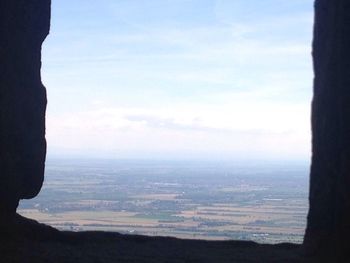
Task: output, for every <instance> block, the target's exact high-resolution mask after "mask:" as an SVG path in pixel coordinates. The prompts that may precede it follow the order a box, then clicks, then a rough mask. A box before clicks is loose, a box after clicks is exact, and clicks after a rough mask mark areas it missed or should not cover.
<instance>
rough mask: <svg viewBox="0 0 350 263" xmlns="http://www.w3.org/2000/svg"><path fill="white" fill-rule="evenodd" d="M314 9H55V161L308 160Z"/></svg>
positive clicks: (51, 109)
mask: <svg viewBox="0 0 350 263" xmlns="http://www.w3.org/2000/svg"><path fill="white" fill-rule="evenodd" d="M312 2H313V1H311V0H309V1H305V0H294V1H284V0H267V1H263V3H262V1H258V0H236V1H229V0H203V1H202V0H201V1H199V0H193V1H186V0H173V1H161V0H153V1H112V0H103V1H98V2H96V1H92V0H84V1H83V0H76V1H73V2H72V1H68V0H61V1H53V3H52V21H51V33H50V35H49V37H48V39H47V40H46V41H45V43H44V46H43V67H42V78H43V83H44V85H45V86H46V87H47V91H48V110H47V141H48V158H53V157H58V156H61V157H68V158H112V159H134V158H136V159H138V158H141V159H144V158H145V159H154V158H155V159H191V160H193V159H202V160H209V159H213V160H289V159H290V160H304V161H306V160H307V161H308V160H309V158H310V155H311V153H310V148H311V146H310V145H311V135H310V120H309V119H310V102H311V94H312V66H311V55H310V53H311V37H312V20H313V9H312Z"/></svg>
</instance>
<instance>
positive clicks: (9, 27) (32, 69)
mask: <svg viewBox="0 0 350 263" xmlns="http://www.w3.org/2000/svg"><path fill="white" fill-rule="evenodd" d="M49 26H50V1H49V0H30V1H28V0H1V1H0V107H1V111H0V214H1V215H3V214H4V213H5V211H7V212H8V211H10V212H11V213H13V212H14V211H15V209H16V208H17V205H18V201H19V200H20V199H25V198H32V197H34V196H36V195H37V194H38V192H39V191H40V188H41V186H42V183H43V178H44V163H45V154H46V141H45V109H46V91H45V88H44V86H43V85H42V83H41V77H40V68H41V45H42V42H43V41H44V39H45V37H46V36H47V35H48V33H49Z"/></svg>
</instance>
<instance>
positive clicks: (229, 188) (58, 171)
mask: <svg viewBox="0 0 350 263" xmlns="http://www.w3.org/2000/svg"><path fill="white" fill-rule="evenodd" d="M307 175H308V168H307V166H306V165H302V164H298V163H297V164H294V163H293V164H291V163H283V162H279V163H262V162H261V163H258V164H254V165H252V164H249V163H231V162H200V161H192V162H190V161H140V160H124V161H122V160H119V161H115V160H114V161H112V160H98V161H97V160H49V161H48V163H47V169H46V179H45V184H44V186H43V189H42V191H41V193H40V194H39V196H38V197H36V198H35V199H33V200H26V201H23V202H21V204H20V208H19V212H20V213H21V214H22V215H24V216H27V217H30V218H34V219H37V220H39V221H40V222H44V223H47V224H50V225H52V226H54V227H57V228H59V229H65V230H73V231H84V230H103V231H117V232H121V233H129V234H143V235H160V236H175V237H180V238H198V239H208V240H209V239H214V240H227V239H239V240H255V241H258V242H265V243H277V242H286V241H288V242H295V243H300V242H302V238H303V234H304V230H305V224H306V213H307V209H308V204H307V192H308V179H307Z"/></svg>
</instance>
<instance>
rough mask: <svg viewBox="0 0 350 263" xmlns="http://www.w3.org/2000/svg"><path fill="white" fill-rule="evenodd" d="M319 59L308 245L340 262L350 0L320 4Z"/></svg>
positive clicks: (348, 141)
mask: <svg viewBox="0 0 350 263" xmlns="http://www.w3.org/2000/svg"><path fill="white" fill-rule="evenodd" d="M313 59H314V72H315V79H314V97H313V102H312V165H311V178H310V195H309V199H310V211H309V215H308V224H307V230H306V235H305V241H304V245H305V248H306V249H307V250H309V251H310V253H319V254H322V252H324V251H327V252H330V253H331V254H332V257H333V259H334V258H335V257H336V256H339V257H342V256H344V255H345V251H346V250H347V249H348V247H349V245H348V244H349V243H348V238H349V236H350V1H348V0H334V1H329V0H316V2H315V26H314V42H313ZM334 262H335V261H334ZM349 262H350V261H349Z"/></svg>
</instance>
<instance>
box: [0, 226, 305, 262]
mask: <svg viewBox="0 0 350 263" xmlns="http://www.w3.org/2000/svg"><path fill="white" fill-rule="evenodd" d="M0 240H1V239H0ZM0 255H1V259H2V260H3V261H1V262H35V263H41V262H50V263H55V262H60V263H61V262H84V263H88V262H101V263H102V262H169V263H170V262H191V263H192V262H193V263H194V262H197V263H202V262H204V263H205V262H212V263H216V262H218V263H225V262H235V263H249V262H256V263H258V262H259V263H261V262H264V263H265V262H266V263H272V262H275V263H280V262H283V263H288V262H290V263H291V262H295V263H299V262H304V261H303V260H302V259H301V257H300V252H299V246H298V245H292V244H280V245H274V246H273V245H260V244H256V243H254V242H244V241H199V240H181V239H176V238H166V237H145V236H130V235H120V234H117V233H104V232H80V233H69V232H61V233H60V235H59V236H56V237H55V236H51V238H47V237H45V240H40V238H38V239H34V240H33V238H31V239H29V240H28V239H25V238H23V237H18V238H17V239H10V240H6V245H5V246H2V245H1V243H0Z"/></svg>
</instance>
